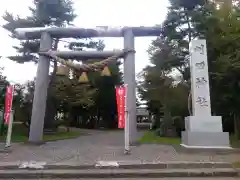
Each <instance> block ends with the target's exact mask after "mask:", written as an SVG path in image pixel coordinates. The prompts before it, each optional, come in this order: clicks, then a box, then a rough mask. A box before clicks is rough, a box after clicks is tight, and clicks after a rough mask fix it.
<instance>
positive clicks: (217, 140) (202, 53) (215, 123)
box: [182, 40, 230, 148]
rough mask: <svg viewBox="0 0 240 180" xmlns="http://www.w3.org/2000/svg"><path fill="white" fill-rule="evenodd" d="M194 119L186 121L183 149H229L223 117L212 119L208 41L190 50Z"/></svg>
mask: <svg viewBox="0 0 240 180" xmlns="http://www.w3.org/2000/svg"><path fill="white" fill-rule="evenodd" d="M189 53H190V71H191V93H192V109H193V116H189V117H186V118H185V129H186V131H184V132H182V145H183V146H185V147H203V148H204V147H208V148H209V147H210V148H229V147H230V145H229V133H227V132H223V129H222V118H221V116H212V115H211V103H210V90H209V75H208V61H207V48H206V40H193V41H192V42H191V43H190V46H189Z"/></svg>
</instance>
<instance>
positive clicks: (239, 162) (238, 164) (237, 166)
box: [232, 161, 240, 168]
mask: <svg viewBox="0 0 240 180" xmlns="http://www.w3.org/2000/svg"><path fill="white" fill-rule="evenodd" d="M232 165H233V167H235V168H240V161H238V162H234V163H232Z"/></svg>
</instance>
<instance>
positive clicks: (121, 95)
mask: <svg viewBox="0 0 240 180" xmlns="http://www.w3.org/2000/svg"><path fill="white" fill-rule="evenodd" d="M116 99H117V111H118V128H124V127H125V99H126V86H120V87H116Z"/></svg>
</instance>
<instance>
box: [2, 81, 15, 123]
mask: <svg viewBox="0 0 240 180" xmlns="http://www.w3.org/2000/svg"><path fill="white" fill-rule="evenodd" d="M13 91H14V89H13V86H8V87H7V89H6V95H5V113H4V119H5V120H4V123H5V124H8V122H9V119H10V114H11V110H12V100H13Z"/></svg>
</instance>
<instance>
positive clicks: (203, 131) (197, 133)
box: [182, 116, 230, 149]
mask: <svg viewBox="0 0 240 180" xmlns="http://www.w3.org/2000/svg"><path fill="white" fill-rule="evenodd" d="M185 129H186V131H183V132H182V146H184V147H188V148H223V149H224V148H230V144H229V133H227V132H223V131H222V119H221V116H208V117H204V116H203V117H199V116H198V117H197V116H189V117H186V118H185Z"/></svg>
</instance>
